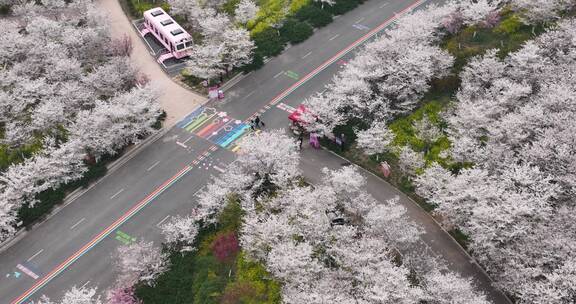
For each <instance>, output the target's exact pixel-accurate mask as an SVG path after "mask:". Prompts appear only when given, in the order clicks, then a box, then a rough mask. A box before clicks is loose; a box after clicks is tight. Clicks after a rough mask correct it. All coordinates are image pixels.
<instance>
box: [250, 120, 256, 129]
mask: <svg viewBox="0 0 576 304" xmlns="http://www.w3.org/2000/svg"><path fill="white" fill-rule="evenodd" d="M255 125H256V123H255V122H254V120H253V119H252V120H250V130H252V131H255V130H256V129H255Z"/></svg>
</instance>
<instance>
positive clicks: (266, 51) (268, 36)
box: [252, 28, 286, 57]
mask: <svg viewBox="0 0 576 304" xmlns="http://www.w3.org/2000/svg"><path fill="white" fill-rule="evenodd" d="M252 40H254V44H255V45H256V50H255V52H254V53H255V54H258V55H260V56H262V57H272V56H276V55H279V54H280V53H282V50H284V46H286V43H285V42H284V41H282V38H280V36H279V35H278V31H277V30H275V29H273V28H267V29H265V30H263V31H261V32H259V33H257V34H255V35H253V36H252Z"/></svg>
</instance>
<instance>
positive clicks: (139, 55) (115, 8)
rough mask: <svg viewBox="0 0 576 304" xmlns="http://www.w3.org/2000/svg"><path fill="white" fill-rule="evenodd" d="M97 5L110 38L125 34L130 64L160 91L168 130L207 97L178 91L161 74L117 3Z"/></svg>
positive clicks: (107, 1) (103, 0)
mask: <svg viewBox="0 0 576 304" xmlns="http://www.w3.org/2000/svg"><path fill="white" fill-rule="evenodd" d="M99 4H100V6H101V7H102V8H103V9H104V10H105V11H106V12H107V14H108V18H109V19H110V27H111V31H112V37H121V36H122V35H124V34H128V36H130V38H131V39H132V42H133V45H134V50H133V52H132V57H131V58H132V61H133V62H134V64H135V65H136V66H137V67H139V68H140V70H141V71H142V72H143V73H145V74H146V75H148V77H149V78H150V80H151V83H152V84H153V85H155V86H157V87H159V88H160V90H161V95H160V99H159V101H160V105H161V106H162V108H163V109H164V110H165V111H166V113H167V114H168V116H167V117H166V121H165V122H164V127H166V128H169V127H171V126H172V125H174V124H175V123H176V122H178V121H179V120H180V119H181V118H182V117H184V115H186V114H188V113H190V112H191V111H192V110H193V109H194V108H196V107H197V106H198V105H199V104H201V103H203V102H205V101H206V97H204V96H200V95H198V94H196V93H194V92H192V91H189V90H187V89H185V88H183V87H181V86H180V85H178V84H177V83H175V82H174V81H172V79H171V78H170V77H168V75H166V74H165V73H164V72H163V71H162V69H161V68H160V66H159V65H158V63H156V61H155V60H154V58H153V57H152V56H151V55H150V52H149V51H148V48H147V47H146V46H145V45H144V42H143V41H142V40H141V39H140V37H139V36H138V34H137V33H136V31H134V28H133V27H132V24H131V22H130V21H129V20H128V18H127V17H126V15H124V12H123V11H122V8H121V7H120V4H119V3H118V0H100V1H99Z"/></svg>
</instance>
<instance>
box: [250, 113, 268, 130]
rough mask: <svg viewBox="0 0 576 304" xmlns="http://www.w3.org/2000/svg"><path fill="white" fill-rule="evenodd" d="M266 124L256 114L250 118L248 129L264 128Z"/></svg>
mask: <svg viewBox="0 0 576 304" xmlns="http://www.w3.org/2000/svg"><path fill="white" fill-rule="evenodd" d="M265 126H266V124H265V123H264V122H263V121H262V119H260V116H258V115H256V117H254V119H252V120H250V129H251V130H252V131H255V130H256V129H260V128H264V127H265Z"/></svg>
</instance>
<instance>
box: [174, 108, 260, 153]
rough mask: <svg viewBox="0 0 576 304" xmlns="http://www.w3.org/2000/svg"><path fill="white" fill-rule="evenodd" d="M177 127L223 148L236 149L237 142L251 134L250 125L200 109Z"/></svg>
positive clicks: (211, 109) (210, 110)
mask: <svg viewBox="0 0 576 304" xmlns="http://www.w3.org/2000/svg"><path fill="white" fill-rule="evenodd" d="M177 126H178V127H179V128H182V129H184V130H186V131H188V132H191V133H194V134H196V135H197V136H199V137H202V138H204V139H206V140H209V141H210V142H212V143H215V144H217V145H219V146H220V147H223V148H229V149H231V150H232V149H234V148H235V144H234V143H235V142H236V141H237V140H238V139H239V138H241V137H242V136H244V135H246V134H248V133H250V125H248V124H246V123H244V122H243V121H241V120H238V119H234V118H232V117H230V116H228V114H227V113H226V112H218V111H217V110H216V109H214V108H208V107H200V108H198V109H196V110H195V111H194V112H192V113H190V114H189V115H188V116H186V117H185V118H184V119H182V120H181V121H180V122H179V123H178V124H177Z"/></svg>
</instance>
